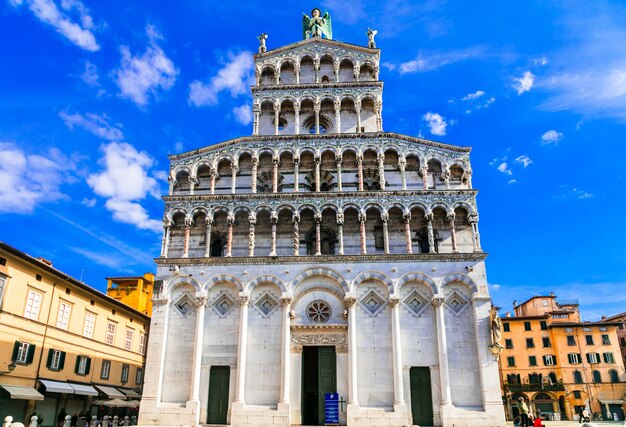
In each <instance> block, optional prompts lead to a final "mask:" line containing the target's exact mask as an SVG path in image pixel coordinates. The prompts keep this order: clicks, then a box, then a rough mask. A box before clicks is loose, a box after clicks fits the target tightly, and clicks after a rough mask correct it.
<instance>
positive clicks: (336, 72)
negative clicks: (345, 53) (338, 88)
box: [333, 61, 341, 83]
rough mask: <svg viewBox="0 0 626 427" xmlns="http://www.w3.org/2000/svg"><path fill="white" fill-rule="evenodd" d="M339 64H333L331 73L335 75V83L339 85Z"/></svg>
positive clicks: (336, 62)
mask: <svg viewBox="0 0 626 427" xmlns="http://www.w3.org/2000/svg"><path fill="white" fill-rule="evenodd" d="M340 67H341V64H340V63H339V62H338V61H335V62H334V63H333V72H334V73H335V82H336V83H339V70H340Z"/></svg>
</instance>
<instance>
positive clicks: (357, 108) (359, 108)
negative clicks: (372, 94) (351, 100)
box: [355, 103, 361, 133]
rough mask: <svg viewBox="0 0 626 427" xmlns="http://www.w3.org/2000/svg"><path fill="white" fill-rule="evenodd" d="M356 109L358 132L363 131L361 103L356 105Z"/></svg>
mask: <svg viewBox="0 0 626 427" xmlns="http://www.w3.org/2000/svg"><path fill="white" fill-rule="evenodd" d="M355 110H356V133H360V132H361V104H360V103H359V104H358V105H357V106H355Z"/></svg>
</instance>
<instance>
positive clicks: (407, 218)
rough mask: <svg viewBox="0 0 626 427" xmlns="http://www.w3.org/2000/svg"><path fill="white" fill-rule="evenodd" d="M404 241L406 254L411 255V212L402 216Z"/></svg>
mask: <svg viewBox="0 0 626 427" xmlns="http://www.w3.org/2000/svg"><path fill="white" fill-rule="evenodd" d="M404 239H405V242H406V253H407V254H412V253H413V242H412V239H411V212H408V213H405V214H404Z"/></svg>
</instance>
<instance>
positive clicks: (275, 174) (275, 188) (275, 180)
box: [272, 157, 279, 193]
mask: <svg viewBox="0 0 626 427" xmlns="http://www.w3.org/2000/svg"><path fill="white" fill-rule="evenodd" d="M278 161H279V159H278V157H272V163H273V166H274V167H273V169H272V192H273V193H278Z"/></svg>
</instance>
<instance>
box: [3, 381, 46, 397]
mask: <svg viewBox="0 0 626 427" xmlns="http://www.w3.org/2000/svg"><path fill="white" fill-rule="evenodd" d="M0 387H2V388H3V389H5V390H6V391H8V392H9V394H10V395H11V399H24V400H43V394H41V393H39V392H38V391H37V390H35V389H34V388H32V387H25V386H21V385H6V384H0Z"/></svg>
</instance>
